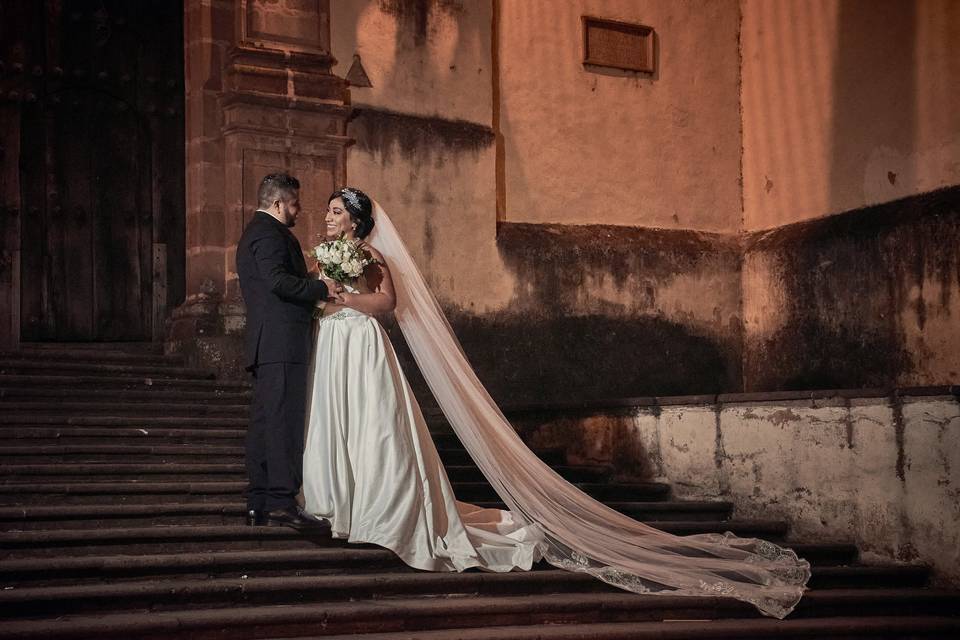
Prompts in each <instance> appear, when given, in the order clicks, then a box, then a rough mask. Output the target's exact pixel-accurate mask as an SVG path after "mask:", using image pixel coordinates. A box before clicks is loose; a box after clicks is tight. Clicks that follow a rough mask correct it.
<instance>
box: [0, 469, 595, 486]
mask: <svg viewBox="0 0 960 640" xmlns="http://www.w3.org/2000/svg"><path fill="white" fill-rule="evenodd" d="M445 469H446V472H447V477H449V478H450V480H451V481H453V482H482V481H484V477H483V474H482V473H480V470H479V469H478V468H477V467H476V466H475V465H448V466H446V467H445ZM553 470H554V471H556V472H557V473H559V474H560V475H562V476H563V477H565V478H567V479H568V480H570V481H571V482H590V483H595V482H598V481H601V480H606V479H607V478H608V477H609V475H610V468H609V467H605V466H599V465H557V466H555V467H553ZM225 474H233V475H235V476H240V477H245V474H246V471H245V469H244V466H243V464H241V463H223V464H219V463H212V462H211V463H182V464H181V463H167V464H151V463H148V462H136V463H127V464H124V463H107V462H90V463H59V464H17V465H3V466H0V481H2V480H12V479H16V480H18V481H27V480H33V479H35V478H47V479H52V478H60V479H61V480H62V481H63V482H67V481H68V479H69V480H70V481H74V480H76V479H86V480H92V479H96V480H100V479H109V480H114V481H117V480H141V479H146V477H147V476H171V475H176V476H182V477H181V479H188V477H192V478H191V479H196V478H203V477H206V476H222V475H225ZM4 490H6V488H4Z"/></svg>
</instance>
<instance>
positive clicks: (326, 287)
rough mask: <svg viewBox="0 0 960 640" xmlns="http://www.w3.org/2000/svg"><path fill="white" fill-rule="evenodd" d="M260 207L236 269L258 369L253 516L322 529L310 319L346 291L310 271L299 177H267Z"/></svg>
mask: <svg viewBox="0 0 960 640" xmlns="http://www.w3.org/2000/svg"><path fill="white" fill-rule="evenodd" d="M257 198H258V200H259V208H258V209H257V212H256V213H255V214H254V215H253V218H252V219H251V220H250V222H249V223H248V224H247V226H246V228H245V229H244V230H243V235H241V236H240V241H239V242H238V244H237V274H238V276H239V278H240V290H241V293H242V294H243V300H244V303H245V304H246V307H247V328H246V344H245V347H246V349H245V351H246V354H245V355H246V362H245V364H246V368H247V370H248V371H250V372H251V373H252V374H253V404H252V406H251V411H250V427H249V429H248V430H247V443H246V466H247V475H248V478H249V485H248V487H247V491H246V497H247V523H248V524H251V525H263V524H266V525H271V526H290V527H294V528H297V529H310V530H311V531H319V530H323V528H324V527H329V523H327V521H325V520H322V519H316V518H313V517H312V516H309V515H307V514H305V513H304V512H303V511H301V510H300V509H299V507H298V506H297V502H296V495H297V493H299V491H300V484H301V482H302V478H303V463H302V459H303V431H304V419H305V413H306V403H307V365H308V362H309V360H310V347H311V345H310V320H311V318H312V317H313V309H314V307H315V305H316V302H317V301H318V300H326V299H327V298H328V297H329V296H330V295H331V293H334V294H336V293H339V291H340V285H339V284H337V283H336V282H334V281H333V280H325V279H324V280H318V279H315V278H311V277H309V275H308V273H307V267H306V264H305V262H304V259H303V251H302V250H301V249H300V243H299V242H297V239H296V237H294V235H293V233H291V231H290V227H292V226H293V225H294V224H295V223H296V220H297V216H298V215H299V213H300V182H299V181H297V179H296V178H294V177H292V176H289V175H287V174H285V173H273V174H270V175H268V176H266V177H265V178H264V179H263V181H262V182H261V183H260V188H259V190H258V191H257Z"/></svg>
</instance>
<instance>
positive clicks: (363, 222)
mask: <svg viewBox="0 0 960 640" xmlns="http://www.w3.org/2000/svg"><path fill="white" fill-rule="evenodd" d="M337 198H340V199H341V200H343V206H344V207H346V209H347V213H349V214H350V219H351V220H353V221H354V222H355V223H356V225H357V228H356V230H355V233H356V234H357V237H358V238H360V239H363V238H366V237H367V236H368V235H370V232H371V231H373V225H374V220H373V202H371V201H370V196H368V195H367V194H365V193H364V192H363V191H360V189H356V188H354V187H344V188H343V189H338V190H336V191H334V192H333V193H332V194H330V199H329V200H327V204H330V203H331V202H333V201H334V200H336V199H337Z"/></svg>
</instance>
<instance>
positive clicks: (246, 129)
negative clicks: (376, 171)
mask: <svg viewBox="0 0 960 640" xmlns="http://www.w3.org/2000/svg"><path fill="white" fill-rule="evenodd" d="M187 5H188V14H187V21H186V33H187V46H186V50H187V61H186V65H187V74H186V78H187V138H188V141H187V173H188V184H187V229H188V233H187V273H188V277H187V293H188V298H187V301H186V302H185V303H184V305H183V306H182V307H181V308H180V309H178V310H177V311H176V312H175V313H173V314H172V317H171V319H170V322H169V323H168V333H167V336H168V339H167V348H168V350H170V351H176V352H179V353H183V354H185V355H187V357H188V360H189V361H190V362H191V363H192V364H195V365H199V366H212V367H214V368H216V369H218V370H219V371H221V372H222V373H225V374H238V373H240V368H238V363H239V362H240V358H241V354H242V350H241V347H242V333H243V326H244V321H243V314H244V308H243V303H242V301H241V299H240V292H239V287H238V284H237V276H236V267H235V263H234V256H235V253H236V244H237V240H238V239H239V238H240V234H241V233H242V231H243V227H244V225H245V224H246V222H247V221H248V220H249V218H250V216H251V215H252V213H253V212H254V210H255V209H256V206H257V202H256V192H257V187H258V186H259V183H260V180H261V178H262V177H263V176H264V175H266V174H268V173H273V172H277V171H286V172H288V173H290V174H292V175H294V176H296V177H297V178H298V179H299V180H300V182H301V194H300V199H301V203H302V205H303V209H304V214H303V215H301V219H300V221H298V224H297V227H296V228H295V229H294V233H295V234H296V235H297V236H298V238H299V240H300V243H301V244H302V245H303V246H305V247H309V246H312V244H313V243H314V240H315V239H316V235H317V234H318V233H319V232H320V231H321V227H320V216H319V215H315V216H312V215H311V213H313V212H320V211H322V210H323V208H325V206H326V197H327V195H329V193H330V192H331V191H332V190H333V189H334V188H336V187H338V186H341V185H343V184H344V183H345V181H346V147H347V146H348V145H349V144H350V142H351V141H350V139H349V138H347V136H346V123H347V118H348V116H349V114H350V106H349V105H350V97H349V91H348V84H347V82H346V81H345V80H344V79H342V78H339V77H337V76H335V75H333V74H332V73H331V71H330V70H331V68H332V66H333V65H334V64H335V63H336V60H334V58H333V57H332V56H331V55H330V51H329V43H330V33H329V28H330V27H329V23H330V20H329V2H328V1H327V0H316V2H304V1H303V0H297V1H293V0H289V1H288V0H272V1H270V2H267V1H264V0H242V1H241V2H239V3H234V4H232V5H231V4H230V3H212V2H210V0H187ZM230 12H232V13H230ZM228 24H232V25H233V29H232V32H229V31H228V30H224V29H223V25H228ZM218 28H220V29H221V31H220V32H217V33H215V32H216V31H217V29H218ZM208 31H209V33H208ZM201 61H211V62H213V61H216V62H217V63H218V64H215V65H214V66H213V67H212V68H211V67H210V66H209V65H207V66H204V65H203V64H201Z"/></svg>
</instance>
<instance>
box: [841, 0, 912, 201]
mask: <svg viewBox="0 0 960 640" xmlns="http://www.w3.org/2000/svg"><path fill="white" fill-rule="evenodd" d="M918 4H919V3H917V2H912V1H907V2H904V1H902V0H843V1H842V2H839V3H838V5H839V14H838V16H837V34H838V42H837V51H836V55H835V56H834V69H833V85H834V89H833V96H834V99H833V105H832V108H833V114H832V116H833V117H832V122H833V131H832V134H831V138H830V139H831V141H832V144H833V149H832V153H831V156H832V157H831V167H830V177H829V179H830V181H831V184H830V191H831V193H830V210H829V211H824V212H823V214H827V213H835V212H837V211H843V210H846V209H851V208H855V207H858V206H861V205H862V204H863V203H864V202H866V203H870V202H877V201H878V199H877V198H876V197H873V196H874V194H873V193H871V192H872V191H874V189H873V188H871V186H870V185H869V181H870V180H871V177H872V176H871V175H869V174H870V171H871V170H870V167H868V166H867V165H868V164H869V163H870V158H871V156H872V155H873V154H874V153H875V152H877V151H878V150H879V148H880V147H884V148H886V149H887V150H888V151H885V153H892V154H893V155H892V156H891V158H890V161H891V165H893V166H891V167H889V170H888V171H887V180H889V182H890V184H891V185H893V184H894V183H895V182H896V181H897V180H900V181H901V182H902V183H903V182H905V183H906V184H915V183H916V175H915V172H916V168H915V167H914V166H913V164H914V161H915V158H916V153H917V152H918V149H917V121H916V120H917V104H916V100H917V90H916V89H917V87H916V69H917V60H916V58H917V52H916V49H917V16H916V13H917V5H918ZM868 114H872V117H869V115H868ZM891 125H894V126H891ZM886 199H889V196H887V197H885V198H880V199H879V200H886Z"/></svg>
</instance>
